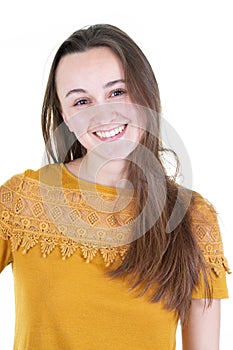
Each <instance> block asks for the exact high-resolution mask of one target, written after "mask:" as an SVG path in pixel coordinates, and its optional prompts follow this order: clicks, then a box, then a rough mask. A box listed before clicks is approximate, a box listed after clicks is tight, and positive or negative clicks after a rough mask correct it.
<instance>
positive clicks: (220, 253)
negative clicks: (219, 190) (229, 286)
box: [190, 195, 231, 277]
mask: <svg viewBox="0 0 233 350" xmlns="http://www.w3.org/2000/svg"><path fill="white" fill-rule="evenodd" d="M190 217H191V225H192V229H193V231H194V232H195V234H196V237H197V240H198V244H199V246H200V248H201V251H202V253H203V255H204V257H205V260H206V262H207V266H209V267H210V268H211V270H212V271H213V272H214V274H215V275H216V276H217V277H221V274H222V271H223V269H224V270H225V271H227V272H228V273H231V272H230V269H229V267H228V262H227V259H226V258H225V256H224V250H223V244H222V238H221V233H220V229H219V224H218V219H217V213H216V211H215V209H214V207H213V206H212V205H211V204H210V203H209V202H208V201H207V200H205V199H204V198H202V197H201V196H200V195H197V196H196V197H194V200H193V203H192V205H191V210H190Z"/></svg>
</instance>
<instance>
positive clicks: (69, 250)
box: [0, 223, 129, 267]
mask: <svg viewBox="0 0 233 350" xmlns="http://www.w3.org/2000/svg"><path fill="white" fill-rule="evenodd" d="M0 238H2V239H4V240H9V241H10V243H11V250H12V252H15V251H17V250H19V248H20V247H21V248H23V250H22V254H27V253H28V252H29V250H30V249H32V248H33V247H35V246H36V245H37V244H40V250H41V255H42V257H43V258H46V257H47V256H48V255H49V254H51V253H52V252H53V251H54V249H55V248H56V247H59V250H60V253H61V257H62V260H66V259H67V258H70V257H71V256H72V255H73V254H74V253H75V252H76V251H78V250H80V251H81V253H82V257H83V258H84V259H85V261H86V263H90V262H91V261H92V260H93V259H94V258H95V256H96V254H97V253H98V252H99V253H100V255H101V256H102V258H103V260H104V262H105V265H106V267H108V266H110V265H111V264H112V263H113V262H115V260H116V259H117V258H120V259H121V260H123V259H124V257H125V255H126V252H127V250H128V248H129V245H125V246H120V247H112V248H108V247H106V248H105V247H102V248H98V247H95V246H90V245H85V244H81V243H78V242H75V241H73V240H72V239H70V238H69V237H65V236H62V234H58V233H52V234H47V233H42V234H40V233H38V232H35V233H34V232H32V231H24V232H14V234H12V233H10V230H9V229H8V227H7V225H5V224H4V223H2V224H1V225H0Z"/></svg>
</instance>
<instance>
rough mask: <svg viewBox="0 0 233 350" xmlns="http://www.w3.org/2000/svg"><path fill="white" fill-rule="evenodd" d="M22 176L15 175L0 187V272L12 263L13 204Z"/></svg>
mask: <svg viewBox="0 0 233 350" xmlns="http://www.w3.org/2000/svg"><path fill="white" fill-rule="evenodd" d="M21 181H22V176H19V175H16V176H14V177H12V178H11V179H10V180H8V181H7V182H6V183H5V184H4V185H2V186H1V187H0V272H1V271H2V270H3V269H4V268H5V267H6V266H7V265H8V264H10V263H11V262H12V261H13V256H12V250H11V240H10V239H11V236H12V233H13V221H14V203H15V199H16V196H17V189H18V188H19V184H20V183H21Z"/></svg>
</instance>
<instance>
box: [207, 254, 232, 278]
mask: <svg viewBox="0 0 233 350" xmlns="http://www.w3.org/2000/svg"><path fill="white" fill-rule="evenodd" d="M207 262H208V264H209V266H210V268H211V270H212V271H214V273H215V275H216V276H217V277H221V275H222V271H223V268H224V270H225V271H226V272H227V273H228V274H231V271H230V268H229V266H228V261H227V259H226V258H225V257H224V256H212V257H208V258H207Z"/></svg>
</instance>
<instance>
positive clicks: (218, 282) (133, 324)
mask: <svg viewBox="0 0 233 350" xmlns="http://www.w3.org/2000/svg"><path fill="white" fill-rule="evenodd" d="M96 190H97V191H96ZM119 191H120V190H119ZM120 192H121V191H120ZM122 192H123V193H122V195H121V200H120V201H119V202H117V201H116V198H117V196H118V195H119V193H117V191H116V189H113V188H110V187H105V186H102V185H97V186H96V185H95V184H92V183H88V182H86V181H83V180H79V179H77V178H75V177H74V176H73V175H72V174H70V173H69V171H68V170H67V169H66V168H65V166H64V165H55V164H54V165H49V166H46V167H43V168H41V169H40V170H38V171H32V170H27V171H26V172H24V173H23V174H20V175H16V176H14V177H12V178H11V179H10V180H9V181H7V182H6V183H5V184H4V185H3V186H2V187H1V188H0V269H1V271H2V270H3V269H4V267H5V266H7V265H8V264H12V269H13V275H14V283H15V300H16V328H15V345H14V349H15V350H16V349H17V350H50V349H51V350H76V349H77V350H79V349H81V350H93V349H97V350H99V349H101V350H115V349H121V350H131V349H134V350H155V349H159V350H174V349H175V343H176V341H175V335H176V327H177V323H178V320H177V316H176V313H175V312H171V311H168V310H165V309H164V308H163V303H150V302H148V301H147V299H146V297H141V298H137V297H136V293H135V292H132V291H130V290H129V285H128V284H127V281H123V280H122V279H120V278H119V279H109V278H108V277H107V276H106V274H105V272H106V271H107V270H108V268H110V265H111V263H112V262H113V261H115V260H116V259H118V260H119V262H120V261H121V259H123V258H124V255H125V253H126V251H127V246H128V244H129V242H130V223H131V222H132V220H133V201H134V198H132V192H131V191H130V190H124V191H122ZM129 198H130V200H129ZM192 222H193V229H194V230H195V232H196V235H197V239H198V242H199V243H200V246H201V249H202V251H203V252H204V254H205V257H206V260H207V262H208V263H209V265H210V267H211V271H212V277H213V281H212V284H213V293H214V295H213V296H214V298H226V297H227V296H228V295H227V287H226V277H225V270H227V262H226V259H225V258H224V255H223V248H222V242H221V236H220V232H219V228H218V223H217V218H216V215H215V214H214V213H213V211H211V210H210V209H209V205H207V204H206V201H205V200H204V199H203V198H202V197H201V196H200V198H199V200H198V201H197V205H196V209H195V211H194V213H193V218H192ZM193 297H194V298H202V297H204V291H203V287H202V286H200V288H198V290H197V291H196V292H195V293H194V294H193Z"/></svg>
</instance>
